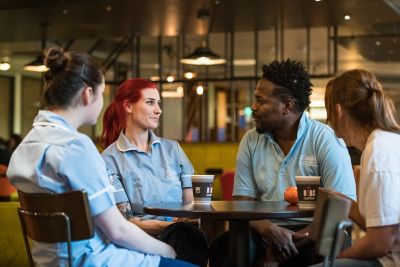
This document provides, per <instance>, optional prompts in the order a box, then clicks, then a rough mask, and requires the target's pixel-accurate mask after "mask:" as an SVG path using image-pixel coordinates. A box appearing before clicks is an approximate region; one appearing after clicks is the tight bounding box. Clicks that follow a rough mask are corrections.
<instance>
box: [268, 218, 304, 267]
mask: <svg viewBox="0 0 400 267" xmlns="http://www.w3.org/2000/svg"><path fill="white" fill-rule="evenodd" d="M263 236H264V237H265V238H266V239H267V241H268V246H269V249H270V251H269V252H267V253H268V254H272V255H273V257H274V258H275V259H276V260H277V261H278V262H284V261H287V260H288V259H291V258H293V257H295V256H296V255H297V254H298V253H299V252H298V250H297V248H296V246H295V245H294V242H293V241H295V240H300V239H303V238H306V237H308V233H296V232H293V231H291V230H288V229H285V228H282V227H279V226H277V225H274V224H270V225H269V227H268V228H267V229H266V231H265V234H264V235H263Z"/></svg>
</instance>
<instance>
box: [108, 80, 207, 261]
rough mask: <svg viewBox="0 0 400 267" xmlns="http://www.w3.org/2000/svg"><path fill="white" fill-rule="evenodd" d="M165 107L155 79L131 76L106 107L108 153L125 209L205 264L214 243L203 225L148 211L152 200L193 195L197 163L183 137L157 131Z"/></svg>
mask: <svg viewBox="0 0 400 267" xmlns="http://www.w3.org/2000/svg"><path fill="white" fill-rule="evenodd" d="M161 113H162V110H161V100H160V94H159V92H158V90H157V87H156V85H155V84H154V83H151V82H149V81H147V80H145V79H142V78H134V79H129V80H127V81H125V82H124V83H123V84H122V85H121V86H120V87H119V88H118V90H117V92H116V95H115V98H114V100H113V102H112V103H111V104H110V106H109V107H108V108H107V109H106V111H105V113H104V118H103V133H102V143H103V145H105V146H106V147H107V148H106V149H105V150H104V151H103V153H102V155H103V158H104V160H105V161H106V165H107V168H108V171H109V176H110V179H111V182H112V184H113V185H114V187H115V193H114V195H115V198H116V203H118V204H117V205H118V207H119V209H120V211H121V212H122V214H123V215H124V216H125V217H126V218H127V219H128V220H129V221H131V222H132V223H134V224H136V225H137V226H139V227H140V228H142V229H143V230H144V231H146V232H147V233H149V234H151V235H154V236H158V237H159V238H160V239H161V240H163V241H165V242H168V243H171V245H173V246H174V244H175V250H176V252H177V257H178V258H180V259H184V260H186V261H189V262H192V263H195V264H198V265H200V266H205V265H206V264H207V253H208V252H207V251H208V244H207V240H206V237H205V235H204V233H203V232H202V231H201V230H199V228H198V227H197V226H194V225H193V224H191V223H187V222H176V221H177V220H176V219H174V218H170V217H160V216H152V215H148V214H144V213H143V206H145V205H146V204H148V203H155V202H183V203H185V204H188V203H191V202H192V201H193V192H192V182H191V176H192V174H193V173H194V170H193V166H192V164H191V163H190V161H189V159H188V158H187V157H186V155H185V153H184V152H183V150H182V148H181V147H180V146H179V144H178V142H176V141H173V140H168V139H165V138H161V137H158V136H156V135H155V134H154V132H153V130H154V129H156V128H157V126H158V122H159V119H160V115H161ZM177 239H179V240H177ZM172 243H173V244H172ZM176 245H177V246H179V247H177V246H176Z"/></svg>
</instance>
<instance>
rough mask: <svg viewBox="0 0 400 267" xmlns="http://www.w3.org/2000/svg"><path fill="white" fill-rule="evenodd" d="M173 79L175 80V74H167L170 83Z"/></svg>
mask: <svg viewBox="0 0 400 267" xmlns="http://www.w3.org/2000/svg"><path fill="white" fill-rule="evenodd" d="M173 81H175V78H174V76H173V75H171V74H170V75H168V76H167V82H169V83H172V82H173Z"/></svg>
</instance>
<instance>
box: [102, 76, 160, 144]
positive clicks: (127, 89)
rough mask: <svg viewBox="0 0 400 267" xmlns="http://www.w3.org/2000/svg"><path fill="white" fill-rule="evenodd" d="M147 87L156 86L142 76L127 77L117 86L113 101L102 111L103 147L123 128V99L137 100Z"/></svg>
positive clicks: (116, 137)
mask: <svg viewBox="0 0 400 267" xmlns="http://www.w3.org/2000/svg"><path fill="white" fill-rule="evenodd" d="M147 88H155V89H157V86H156V84H154V83H152V82H149V81H148V80H146V79H143V78H133V79H129V80H126V81H125V82H123V83H122V84H121V85H120V86H119V88H118V90H117V92H116V94H115V97H114V100H113V102H111V104H110V105H109V106H108V107H107V109H106V111H105V112H104V117H103V132H102V133H101V144H102V146H103V147H104V148H106V147H108V146H109V145H111V144H112V143H114V142H115V140H117V139H118V136H119V134H120V132H121V131H122V130H123V129H124V128H125V110H124V106H123V103H124V101H126V100H127V101H129V102H130V103H136V102H138V101H139V99H140V98H141V97H142V90H143V89H147Z"/></svg>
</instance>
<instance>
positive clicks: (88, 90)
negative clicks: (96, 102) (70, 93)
mask: <svg viewBox="0 0 400 267" xmlns="http://www.w3.org/2000/svg"><path fill="white" fill-rule="evenodd" d="M93 97H94V96H93V89H92V87H90V86H88V87H85V89H83V91H82V102H83V105H85V106H87V105H89V104H90V103H92V101H93Z"/></svg>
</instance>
